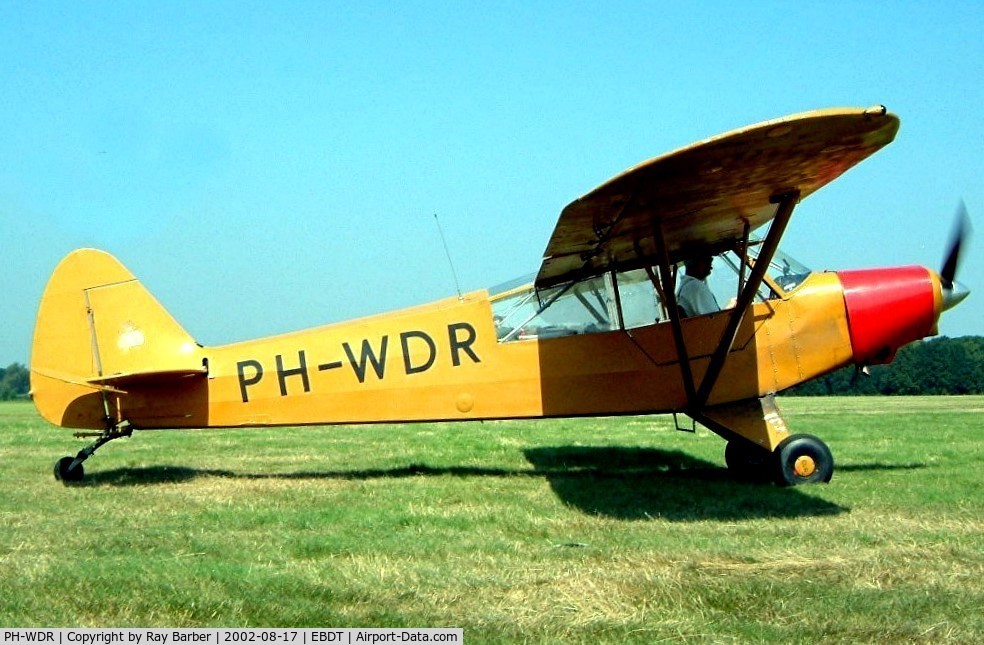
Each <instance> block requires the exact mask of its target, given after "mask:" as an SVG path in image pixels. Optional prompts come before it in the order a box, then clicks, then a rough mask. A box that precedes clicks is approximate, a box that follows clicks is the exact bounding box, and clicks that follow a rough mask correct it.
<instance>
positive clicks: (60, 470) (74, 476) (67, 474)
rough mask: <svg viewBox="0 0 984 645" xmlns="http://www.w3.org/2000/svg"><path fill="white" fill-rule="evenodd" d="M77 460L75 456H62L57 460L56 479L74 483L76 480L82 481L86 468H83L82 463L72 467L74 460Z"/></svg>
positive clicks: (65, 482)
mask: <svg viewBox="0 0 984 645" xmlns="http://www.w3.org/2000/svg"><path fill="white" fill-rule="evenodd" d="M73 461H75V457H62V458H61V459H59V460H58V461H56V462H55V479H57V480H58V481H60V482H62V483H64V484H74V483H75V482H80V481H82V478H83V477H84V476H85V469H84V468H82V464H78V465H77V466H75V468H72V462H73Z"/></svg>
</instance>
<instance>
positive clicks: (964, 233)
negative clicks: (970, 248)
mask: <svg viewBox="0 0 984 645" xmlns="http://www.w3.org/2000/svg"><path fill="white" fill-rule="evenodd" d="M970 229H971V226H970V216H968V215H967V206H966V205H965V204H964V202H963V200H960V205H959V206H957V215H956V223H955V224H954V226H953V234H952V235H951V236H950V250H949V251H948V252H947V254H946V257H945V258H944V260H943V268H942V269H940V281H941V282H943V286H944V287H945V288H947V289H952V288H953V281H954V279H955V278H956V276H957V267H958V265H959V264H960V247H961V246H962V245H963V243H964V241H965V240H966V239H967V238H968V237H969V236H970V232H971V230H970Z"/></svg>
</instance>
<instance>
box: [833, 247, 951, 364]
mask: <svg viewBox="0 0 984 645" xmlns="http://www.w3.org/2000/svg"><path fill="white" fill-rule="evenodd" d="M837 276H838V277H839V278H840V281H841V286H842V287H843V289H844V304H845V307H846V309H847V324H848V327H849V329H850V335H851V347H852V349H853V351H854V360H855V362H856V363H858V364H863V365H872V364H880V363H890V362H891V361H892V359H893V358H895V352H897V351H898V350H899V348H900V347H902V346H903V345H907V344H909V343H911V342H913V341H916V340H919V339H921V338H925V337H926V336H930V335H932V333H933V327H934V325H935V324H936V319H937V317H938V315H939V313H938V310H937V302H938V295H942V294H941V292H940V286H939V284H940V283H939V278H937V277H936V276H935V274H934V273H933V272H931V271H930V270H929V269H927V268H925V267H918V266H909V267H893V268H889V269H866V270H861V271H838V272H837ZM943 300H945V297H944V298H943ZM954 304H956V303H954Z"/></svg>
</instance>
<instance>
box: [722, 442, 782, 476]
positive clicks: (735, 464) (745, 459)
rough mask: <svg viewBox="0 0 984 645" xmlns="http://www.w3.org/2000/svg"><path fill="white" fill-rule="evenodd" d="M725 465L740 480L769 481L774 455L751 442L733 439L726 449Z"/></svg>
mask: <svg viewBox="0 0 984 645" xmlns="http://www.w3.org/2000/svg"><path fill="white" fill-rule="evenodd" d="M724 463H725V464H726V465H727V466H728V470H730V471H731V473H732V474H733V475H735V477H737V478H739V479H750V480H766V481H767V480H768V476H769V468H770V466H771V463H772V455H771V453H769V451H768V450H766V449H764V448H760V447H758V446H757V445H755V444H754V443H752V442H750V441H746V440H744V439H732V440H731V441H729V442H728V443H727V445H726V446H725V447H724Z"/></svg>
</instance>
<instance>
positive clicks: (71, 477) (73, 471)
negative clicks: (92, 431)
mask: <svg viewBox="0 0 984 645" xmlns="http://www.w3.org/2000/svg"><path fill="white" fill-rule="evenodd" d="M131 434H133V428H132V427H131V426H130V422H129V421H120V422H119V423H117V424H115V425H113V426H112V427H110V428H108V429H106V430H105V431H103V432H100V433H99V434H98V435H96V436H97V437H98V438H97V439H96V441H95V442H94V443H93V444H92V445H90V446H86V447H85V448H83V449H82V450H80V451H79V454H77V455H75V456H74V457H62V458H61V459H59V460H58V461H56V462H55V479H57V480H58V481H60V482H61V483H63V484H65V485H66V486H67V485H68V484H77V483H78V482H80V481H82V478H83V477H84V476H85V469H84V468H82V462H83V461H85V460H86V459H88V458H89V457H91V456H92V453H94V452H96V450H98V449H99V448H100V447H101V446H103V445H105V444H107V443H109V442H110V441H112V440H113V439H119V438H120V437H129V436H130V435H131ZM75 436H77V437H85V436H90V435H87V434H85V433H79V434H76V435H75Z"/></svg>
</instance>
